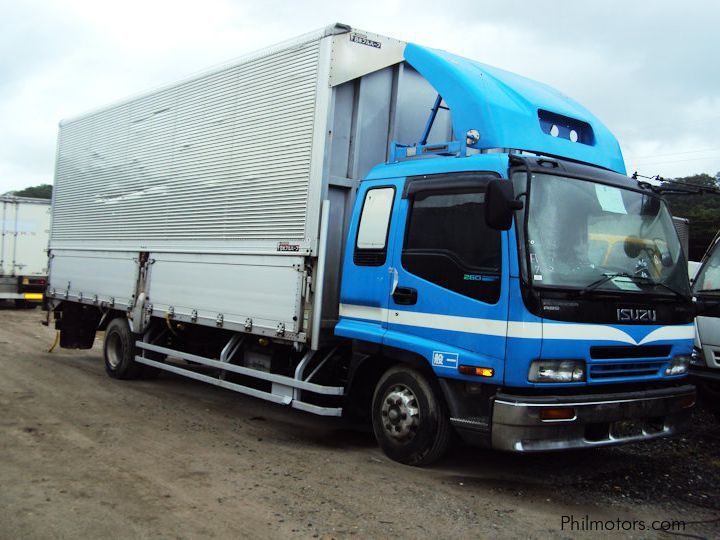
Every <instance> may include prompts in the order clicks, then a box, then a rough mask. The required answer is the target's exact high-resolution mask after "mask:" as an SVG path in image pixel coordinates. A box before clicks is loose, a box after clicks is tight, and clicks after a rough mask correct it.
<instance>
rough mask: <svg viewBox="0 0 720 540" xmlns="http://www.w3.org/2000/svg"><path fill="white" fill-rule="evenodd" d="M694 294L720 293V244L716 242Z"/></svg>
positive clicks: (701, 270) (702, 270)
mask: <svg viewBox="0 0 720 540" xmlns="http://www.w3.org/2000/svg"><path fill="white" fill-rule="evenodd" d="M693 292H695V293H702V292H720V242H715V245H714V246H713V248H712V252H711V253H710V255H709V256H708V258H707V259H706V260H705V263H704V264H703V267H702V268H701V269H700V273H699V274H698V277H697V279H696V280H695V285H694V286H693Z"/></svg>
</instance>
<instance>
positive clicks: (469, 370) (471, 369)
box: [458, 366, 495, 377]
mask: <svg viewBox="0 0 720 540" xmlns="http://www.w3.org/2000/svg"><path fill="white" fill-rule="evenodd" d="M458 371H459V372H460V373H462V374H463V375H477V376H478V377H492V376H493V375H495V370H494V369H493V368H489V367H475V366H460V367H458Z"/></svg>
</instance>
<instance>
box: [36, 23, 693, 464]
mask: <svg viewBox="0 0 720 540" xmlns="http://www.w3.org/2000/svg"><path fill="white" fill-rule="evenodd" d="M428 111H429V112H428ZM397 141H400V142H397ZM413 141H417V142H413ZM58 148H59V150H58V165H57V176H56V181H55V200H54V212H53V233H52V239H51V257H52V258H51V269H50V285H49V288H48V293H47V294H48V296H49V298H50V299H51V302H50V304H51V308H52V309H53V310H54V312H55V314H56V317H57V328H58V329H59V330H60V332H61V339H60V343H61V346H63V347H77V348H86V347H90V346H91V345H92V343H93V340H94V337H95V333H96V330H98V329H101V330H105V363H106V369H107V372H108V374H109V375H110V376H113V377H118V378H132V377H137V376H141V375H143V374H145V373H147V372H148V370H150V371H151V372H155V371H156V370H158V369H160V370H168V371H172V372H175V373H179V374H182V375H186V376H188V377H192V378H195V379H198V380H202V381H205V382H208V383H212V384H216V385H219V386H222V387H225V388H228V389H231V390H235V391H238V392H242V393H245V394H249V395H252V396H256V397H260V398H263V399H267V400H269V401H272V402H275V403H280V404H285V405H289V406H292V407H295V408H297V409H300V410H304V411H308V412H312V413H316V414H321V415H330V416H340V415H346V416H352V417H360V418H365V419H367V420H368V421H371V422H372V425H373V428H374V431H375V434H376V437H377V439H378V441H379V443H380V445H381V446H382V448H383V449H384V451H385V452H386V453H387V454H388V455H389V456H390V457H392V458H393V459H396V460H398V461H401V462H404V463H410V464H416V465H419V464H426V463H429V462H432V461H433V460H434V459H437V458H438V457H439V456H440V455H442V453H443V451H444V450H445V448H446V447H447V445H448V440H449V438H450V434H451V431H452V430H455V431H457V432H458V433H460V434H461V435H462V436H463V437H464V438H465V439H467V440H469V441H473V442H477V443H480V444H486V445H491V446H493V447H495V448H498V449H504V450H510V451H518V452H532V451H542V450H561V449H565V448H578V447H593V446H601V445H608V444H617V443H621V442H627V441H636V440H643V439H650V438H656V437H663V436H668V435H672V434H674V433H676V432H677V431H678V430H680V429H682V427H683V426H684V424H685V422H686V421H687V418H688V411H689V408H690V407H692V405H693V403H694V398H695V392H694V388H693V387H692V386H691V385H687V384H685V382H684V376H685V375H686V372H687V366H688V363H689V357H690V353H691V351H692V340H693V335H694V327H693V324H692V320H693V306H692V302H691V297H690V290H689V284H688V278H687V264H686V261H685V256H684V254H683V251H682V249H681V247H680V242H679V240H678V236H677V232H676V231H675V228H674V226H673V222H672V218H671V216H670V214H669V212H668V210H667V208H666V206H665V204H664V203H663V201H662V200H661V199H660V198H659V197H658V196H657V195H656V194H655V193H654V192H652V191H651V190H649V189H647V188H646V187H644V186H643V184H641V183H639V182H638V181H637V180H633V179H630V178H628V177H627V176H626V175H625V167H624V163H623V159H622V155H621V153H620V150H619V146H618V143H617V141H616V140H615V138H614V137H613V135H612V134H611V133H610V132H609V131H608V130H607V128H605V127H604V126H603V124H602V123H601V122H600V121H599V120H598V119H597V118H595V117H594V116H593V115H592V114H591V113H590V112H589V111H587V110H586V109H584V108H583V107H582V106H580V105H579V104H577V103H575V102H574V101H572V100H570V99H568V98H566V97H565V96H563V95H562V94H560V93H558V92H556V91H555V90H553V89H551V88H549V87H547V86H545V85H542V84H540V83H536V82H534V81H530V80H528V79H525V78H522V77H519V76H517V75H514V74H511V73H507V72H504V71H502V70H499V69H496V68H492V67H490V66H486V65H483V64H480V63H477V62H475V61H472V60H468V59H465V58H461V57H458V56H455V55H451V54H449V53H446V52H443V51H438V50H433V49H428V48H425V47H421V46H418V45H415V44H411V43H404V42H400V41H396V40H393V39H391V38H387V37H383V36H379V35H376V34H371V33H367V32H362V31H359V30H356V29H352V28H350V27H348V26H345V25H335V26H331V27H328V28H326V29H324V30H322V31H320V32H317V33H314V34H310V35H306V36H302V37H300V38H298V39H296V40H293V41H291V42H287V43H284V44H281V45H278V46H276V47H272V48H270V49H267V50H264V51H259V52H258V53H255V54H252V55H250V56H248V57H245V58H243V59H241V60H239V61H237V62H236V63H233V64H232V65H229V66H225V67H222V68H220V69H217V70H214V71H212V72H209V73H206V74H203V75H200V76H197V77H194V78H191V79H188V80H186V81H183V82H181V83H178V84H176V85H173V86H169V87H167V88H164V89H161V90H158V91H155V92H153V93H150V94H146V95H144V96H141V97H138V98H134V99H132V100H128V101H125V102H121V103H119V104H116V105H114V106H111V107H109V108H106V109H103V110H100V111H97V112H94V113H91V114H89V115H85V116H82V117H79V118H75V119H72V120H68V121H65V122H63V123H62V124H61V129H60V139H59V146H58ZM360 179H363V180H362V182H360ZM89 186H92V190H93V192H95V193H97V196H96V197H95V198H94V199H93V200H91V201H88V200H87V198H86V197H85V196H84V193H85V189H86V188H88V187H89ZM611 237H612V238H616V237H622V238H624V240H623V241H622V244H618V243H617V242H615V243H616V244H617V245H622V250H620V251H617V250H614V251H613V256H612V261H610V260H607V258H606V257H605V256H604V251H603V250H597V249H593V248H592V247H593V244H592V241H593V240H594V239H597V238H611ZM655 259H657V260H655ZM198 364H199V365H201V366H200V367H201V368H202V369H196V368H195V367H194V366H197V365H198Z"/></svg>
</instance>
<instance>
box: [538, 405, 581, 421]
mask: <svg viewBox="0 0 720 540" xmlns="http://www.w3.org/2000/svg"><path fill="white" fill-rule="evenodd" d="M573 418H575V409H573V408H572V407H553V408H547V409H543V410H541V411H540V420H572V419H573Z"/></svg>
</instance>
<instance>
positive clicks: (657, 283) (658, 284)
mask: <svg viewBox="0 0 720 540" xmlns="http://www.w3.org/2000/svg"><path fill="white" fill-rule="evenodd" d="M634 279H637V280H642V281H640V283H645V284H648V285H652V286H654V287H663V288H664V289H667V290H668V291H670V292H671V293H674V294H675V295H676V296H678V297H679V298H682V299H683V300H687V299H688V296H686V295H684V294H683V293H681V292H680V291H678V290H675V289H673V288H672V287H671V286H670V285H667V284H665V283H663V282H662V281H655V280H654V279H652V278H648V277H642V276H635V277H634Z"/></svg>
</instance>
